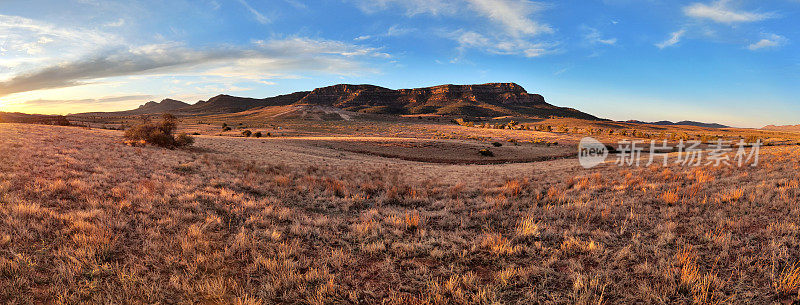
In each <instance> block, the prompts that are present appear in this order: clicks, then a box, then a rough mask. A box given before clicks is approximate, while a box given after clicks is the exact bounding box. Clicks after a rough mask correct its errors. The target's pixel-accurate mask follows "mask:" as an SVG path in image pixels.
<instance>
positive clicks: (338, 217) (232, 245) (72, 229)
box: [0, 124, 800, 304]
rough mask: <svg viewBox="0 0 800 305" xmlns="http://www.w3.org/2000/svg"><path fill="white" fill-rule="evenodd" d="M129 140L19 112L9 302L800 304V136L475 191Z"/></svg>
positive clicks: (3, 138) (5, 168)
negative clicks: (682, 161) (727, 153)
mask: <svg viewBox="0 0 800 305" xmlns="http://www.w3.org/2000/svg"><path fill="white" fill-rule="evenodd" d="M120 142H121V139H120V135H119V134H118V133H111V132H102V131H89V130H83V129H76V128H58V127H47V126H32V125H13V124H1V125H0V155H1V156H2V159H0V302H2V303H9V304H14V303H68V304H72V303H80V302H86V303H166V304H181V303H206V304H213V303H220V304H226V303H237V304H273V303H290V304H341V303H366V304H374V303H385V304H448V303H450V304H461V303H477V304H490V303H543V304H602V303H605V304H619V303H652V304H658V303H690V304H691V303H695V304H721V303H739V304H765V303H766V304H769V303H780V302H787V301H788V302H791V301H792V300H797V298H798V296H797V293H798V290H799V289H800V270H798V265H800V264H798V261H800V229H799V228H798V223H797V222H798V219H800V203H799V202H800V189H799V188H800V186H799V184H800V175H798V172H800V160H798V155H800V150H798V148H796V147H783V148H770V149H768V150H767V151H765V152H764V153H763V154H762V160H761V165H760V166H759V167H757V168H742V169H740V168H727V167H722V168H712V167H708V168H684V167H672V168H668V169H664V168H658V167H655V168H638V169H637V168H622V169H620V168H616V167H604V168H600V169H597V170H593V171H583V172H580V174H578V175H571V174H570V175H567V174H558V173H557V172H547V173H515V174H516V175H511V174H509V173H503V172H496V173H489V174H487V175H486V177H484V179H483V182H482V183H480V184H478V185H464V184H445V183H441V182H437V180H427V179H426V180H420V179H417V178H415V177H412V176H408V175H405V174H401V173H400V171H399V170H397V169H396V168H392V167H386V168H381V169H369V168H368V167H356V166H344V165H343V166H335V165H336V164H333V165H334V166H328V167H323V166H320V165H314V164H307V165H286V164H285V163H284V162H282V161H281V160H271V159H270V158H269V156H260V157H259V158H250V159H248V158H243V157H242V156H239V155H236V154H235V153H221V152H215V151H208V150H203V149H202V148H203V145H202V142H200V143H199V146H200V149H196V150H175V151H171V150H163V149H156V148H149V147H148V148H134V147H127V146H124V145H122V144H120ZM242 143H246V142H242ZM233 149H234V150H235V148H233ZM576 163H577V162H576ZM293 164H294V163H293Z"/></svg>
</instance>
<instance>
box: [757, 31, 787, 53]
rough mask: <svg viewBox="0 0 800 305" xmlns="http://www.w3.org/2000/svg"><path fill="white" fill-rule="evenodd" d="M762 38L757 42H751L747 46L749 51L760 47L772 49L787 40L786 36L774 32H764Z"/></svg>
mask: <svg viewBox="0 0 800 305" xmlns="http://www.w3.org/2000/svg"><path fill="white" fill-rule="evenodd" d="M764 36H765V37H764V38H763V39H761V40H759V41H758V42H755V43H752V44H750V45H749V46H747V48H748V49H749V50H751V51H757V50H761V49H772V48H777V47H780V46H782V45H784V44H786V42H787V41H788V40H787V39H786V37H783V36H780V35H776V34H764Z"/></svg>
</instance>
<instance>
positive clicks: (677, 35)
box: [656, 30, 686, 49]
mask: <svg viewBox="0 0 800 305" xmlns="http://www.w3.org/2000/svg"><path fill="white" fill-rule="evenodd" d="M685 34H686V30H680V31H677V32H673V33H672V34H670V38H669V39H667V40H665V41H663V42H660V43H657V44H656V47H658V48H659V49H664V48H667V47H671V46H674V45H676V44H678V43H679V42H681V38H683V35H685Z"/></svg>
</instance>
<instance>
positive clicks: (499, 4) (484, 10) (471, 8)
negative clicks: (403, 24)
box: [353, 0, 553, 36]
mask: <svg viewBox="0 0 800 305" xmlns="http://www.w3.org/2000/svg"><path fill="white" fill-rule="evenodd" d="M353 1H355V2H356V4H357V5H358V7H359V8H361V10H362V11H364V12H367V13H373V12H376V11H382V10H390V9H394V8H395V7H399V8H402V9H403V10H404V11H405V13H406V15H409V16H414V15H417V14H431V15H435V16H436V15H448V16H456V15H466V16H469V15H470V14H472V13H478V14H480V15H482V16H483V17H485V18H487V19H488V20H490V21H492V22H493V23H496V24H498V25H500V26H502V27H503V28H504V29H505V31H506V32H507V34H509V35H512V36H523V35H527V36H534V35H538V34H541V33H552V32H553V29H552V27H550V26H549V25H547V24H544V23H540V22H538V21H537V20H534V19H533V18H531V15H533V14H535V13H537V12H539V11H541V10H542V5H541V4H540V3H538V2H533V1H529V0H455V1H445V0H353ZM464 7H467V8H468V11H464V9H463V8H464Z"/></svg>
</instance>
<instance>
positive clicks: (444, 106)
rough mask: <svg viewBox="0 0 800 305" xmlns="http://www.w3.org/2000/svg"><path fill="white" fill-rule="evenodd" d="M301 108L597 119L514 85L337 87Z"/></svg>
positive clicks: (320, 92) (315, 93)
mask: <svg viewBox="0 0 800 305" xmlns="http://www.w3.org/2000/svg"><path fill="white" fill-rule="evenodd" d="M298 104H310V105H323V106H330V107H336V108H341V109H345V110H349V111H359V112H369V113H385V114H427V113H435V114H440V115H465V116H503V115H532V116H545V117H547V116H550V115H557V116H567V117H580V118H588V119H594V117H593V116H591V115H587V114H584V113H581V112H578V111H575V110H573V109H567V108H560V107H555V106H552V105H550V104H547V103H546V102H545V100H544V97H542V96H541V95H539V94H529V93H528V92H527V91H525V89H524V88H522V87H521V86H519V85H517V84H514V83H492V84H482V85H441V86H435V87H426V88H416V89H400V90H391V89H387V88H383V87H378V86H372V85H335V86H330V87H324V88H318V89H315V90H314V91H311V93H309V94H308V95H306V96H305V97H304V98H303V99H302V100H300V101H299V102H298Z"/></svg>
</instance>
